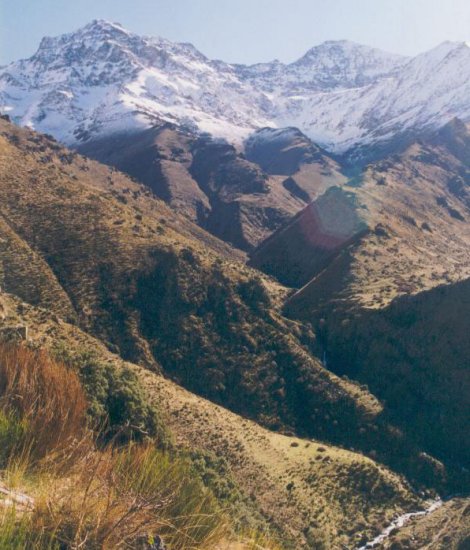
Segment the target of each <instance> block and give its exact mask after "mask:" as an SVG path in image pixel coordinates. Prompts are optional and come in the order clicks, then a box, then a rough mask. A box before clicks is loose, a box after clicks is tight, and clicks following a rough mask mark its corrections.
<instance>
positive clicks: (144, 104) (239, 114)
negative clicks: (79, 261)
mask: <svg viewBox="0 0 470 550" xmlns="http://www.w3.org/2000/svg"><path fill="white" fill-rule="evenodd" d="M0 110H1V111H2V112H5V113H7V114H9V115H10V116H11V118H12V120H13V121H14V122H16V123H17V124H20V125H27V126H31V127H33V128H35V129H37V130H40V131H43V132H46V133H50V134H53V135H54V136H55V137H56V138H57V139H60V140H62V141H64V142H65V143H68V144H72V145H73V144H77V142H83V141H87V140H92V139H94V138H98V137H102V136H104V135H109V134H113V133H117V132H130V131H136V130H138V129H142V128H148V127H149V126H152V125H155V124H159V123H161V122H170V123H172V124H175V125H178V126H184V127H188V128H191V129H193V130H194V131H197V132H207V133H209V134H211V135H213V136H215V137H218V138H224V139H227V140H228V141H230V142H233V143H235V142H237V143H241V142H243V141H244V140H245V138H247V137H248V136H249V135H250V134H252V133H253V132H255V131H256V130H259V129H260V128H266V127H268V128H269V127H270V128H284V127H295V128H298V129H299V130H300V131H301V132H303V133H304V134H305V135H307V136H308V138H310V139H312V140H313V141H315V142H317V143H318V144H319V145H321V146H322V147H323V148H325V149H328V150H329V151H333V152H335V153H344V152H346V151H348V150H350V149H353V148H361V147H364V146H366V147H367V146H370V145H376V144H378V143H386V142H387V141H389V140H392V139H394V138H396V137H399V136H400V135H402V134H406V135H416V134H419V133H423V132H427V131H429V130H434V129H437V128H439V127H441V126H443V125H444V124H446V123H447V122H449V120H451V119H452V118H454V117H459V118H461V119H462V120H463V121H465V122H467V121H469V120H470V47H469V46H468V43H465V42H445V43H443V44H441V45H439V46H437V47H436V48H434V49H432V50H430V51H428V52H425V53H423V54H420V55H418V56H416V57H414V58H407V57H404V56H400V55H395V54H390V53H387V52H383V51H381V50H378V49H375V48H370V47H368V46H363V45H361V44H356V43H354V42H350V41H347V40H340V41H327V42H324V43H323V44H320V45H319V46H315V47H313V48H311V49H310V50H309V51H307V52H306V54H305V55H304V56H302V57H301V58H300V59H298V60H297V61H295V62H293V63H289V64H285V63H281V62H280V61H272V62H270V63H260V64H256V65H252V66H245V65H234V64H229V63H224V62H223V61H214V60H211V59H208V58H207V57H205V56H204V55H203V54H202V53H201V52H199V51H198V50H197V49H196V48H195V47H194V46H193V45H191V44H186V43H174V42H171V41H168V40H165V39H163V38H153V37H146V36H139V35H137V34H134V33H132V32H129V31H127V30H126V29H125V28H124V27H123V26H122V25H120V24H118V23H110V22H108V21H104V20H94V21H92V22H91V23H90V24H88V25H86V26H85V27H83V28H81V29H79V30H77V31H76V32H73V33H68V34H64V35H62V36H59V37H55V38H44V39H43V40H42V41H41V44H40V46H39V49H38V50H37V52H36V53H35V54H34V55H33V56H32V57H31V58H29V59H25V60H21V61H18V62H15V63H11V64H10V65H8V66H7V67H2V68H0Z"/></svg>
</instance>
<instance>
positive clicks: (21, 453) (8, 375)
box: [0, 344, 87, 461]
mask: <svg viewBox="0 0 470 550" xmlns="http://www.w3.org/2000/svg"><path fill="white" fill-rule="evenodd" d="M86 411H87V403H86V399H85V395H84V392H83V390H82V387H81V385H80V381H79V379H78V376H77V374H76V373H75V372H73V371H72V370H71V369H68V368H66V367H65V366H63V365H61V364H60V363H57V362H55V361H53V360H52V359H51V358H50V357H49V356H48V355H47V354H46V353H45V352H41V351H39V352H37V351H32V350H30V349H28V348H26V347H24V346H13V345H8V344H0V415H1V418H3V420H4V423H6V424H9V425H10V431H11V433H10V436H11V437H9V446H10V448H9V451H8V452H6V451H7V449H6V447H5V446H4V448H3V453H2V454H3V459H4V460H5V459H6V460H7V461H11V460H13V459H15V458H16V459H19V458H26V455H28V459H29V460H30V461H38V460H42V459H44V458H45V457H46V456H50V455H51V454H56V453H63V452H66V450H67V449H69V448H70V447H72V446H74V447H76V446H77V442H78V441H81V440H82V439H83V438H84V437H85V435H86Z"/></svg>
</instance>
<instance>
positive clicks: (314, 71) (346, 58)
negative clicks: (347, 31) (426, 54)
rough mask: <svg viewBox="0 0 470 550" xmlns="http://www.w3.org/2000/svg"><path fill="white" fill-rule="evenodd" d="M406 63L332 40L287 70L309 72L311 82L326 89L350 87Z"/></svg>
mask: <svg viewBox="0 0 470 550" xmlns="http://www.w3.org/2000/svg"><path fill="white" fill-rule="evenodd" d="M407 59H408V58H407V57H405V56H401V55H396V54H391V53H387V52H384V51H382V50H378V49H376V48H370V47H368V46H364V45H362V44H357V43H355V42H351V41H349V40H337V41H335V40H331V41H327V42H324V43H323V44H320V45H319V46H315V47H313V48H311V49H310V50H309V51H308V52H307V53H306V54H305V55H304V56H303V57H301V58H300V59H299V60H298V61H296V62H294V63H292V64H291V65H290V66H289V67H290V70H291V71H296V70H297V71H298V72H300V70H302V69H308V71H309V73H310V75H312V77H313V78H312V80H316V81H317V82H318V83H321V84H323V86H325V87H329V88H330V87H331V88H333V87H352V86H363V85H365V84H368V83H369V82H371V81H373V80H374V79H377V78H379V77H381V76H384V75H387V74H389V73H391V72H393V71H394V70H395V69H396V68H398V67H400V66H402V65H403V64H404V63H405V62H406V61H407Z"/></svg>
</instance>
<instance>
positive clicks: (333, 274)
mask: <svg viewBox="0 0 470 550" xmlns="http://www.w3.org/2000/svg"><path fill="white" fill-rule="evenodd" d="M469 144H470V134H469V132H468V129H467V127H466V126H465V125H464V124H463V123H462V122H461V121H458V120H454V121H452V122H451V123H449V124H448V125H446V126H445V127H444V128H443V129H442V130H440V131H439V132H438V133H436V134H435V135H434V136H432V138H431V139H430V140H429V141H427V142H422V143H419V144H415V145H413V146H411V147H410V148H409V149H408V150H407V151H406V152H405V153H404V154H403V155H400V156H396V157H391V158H389V159H387V160H385V161H382V162H380V163H376V164H374V165H371V166H369V167H368V168H367V169H366V170H365V172H364V173H363V174H362V176H360V177H357V178H355V179H353V180H351V181H350V182H349V183H348V184H346V185H345V186H343V187H342V188H331V189H329V190H328V191H327V192H326V193H325V194H324V195H323V196H322V197H320V198H319V199H317V200H316V201H314V202H313V203H312V204H311V205H309V206H308V207H307V208H306V209H305V210H304V211H302V212H301V213H299V214H298V215H297V216H296V217H295V218H293V220H291V222H289V223H288V224H287V225H286V226H285V227H283V228H281V229H280V230H278V231H277V232H276V233H275V234H274V235H272V236H271V237H270V238H269V239H267V240H266V241H265V242H264V243H263V244H262V245H261V246H260V247H259V248H258V249H257V250H255V251H254V253H253V254H252V258H251V263H252V265H254V266H256V267H259V268H261V269H263V270H265V271H266V272H268V273H270V274H271V275H275V276H277V277H278V278H279V279H280V280H281V281H283V282H285V283H287V284H290V285H292V286H295V287H300V288H299V289H298V290H296V291H294V292H293V293H292V294H291V296H290V297H289V298H288V300H287V302H286V306H285V309H284V311H285V313H286V314H287V315H288V316H291V317H293V318H296V319H302V320H304V321H310V322H312V323H313V325H314V329H316V332H317V341H316V344H315V348H314V349H315V351H316V353H317V355H318V356H322V357H323V358H324V362H325V363H326V364H327V365H328V368H329V369H331V370H333V371H334V372H336V373H338V374H340V375H346V376H349V377H351V378H353V379H355V380H360V381H361V382H363V383H365V384H367V385H368V387H369V388H370V390H371V391H372V392H373V393H374V395H378V396H379V397H380V399H381V400H382V401H383V402H384V403H385V409H384V414H385V417H386V418H388V419H389V421H390V422H392V423H393V424H394V425H398V426H400V429H403V430H406V432H407V433H413V434H414V435H413V439H414V440H417V441H419V442H420V445H421V446H422V448H424V449H425V450H426V451H427V452H429V453H430V454H432V455H433V456H435V457H437V458H439V459H442V460H443V461H444V462H446V463H448V464H449V463H454V464H456V465H457V469H459V468H468V463H469V460H470V455H469V448H468V443H467V440H466V437H465V433H466V431H467V430H468V417H469V412H470V409H469V402H468V391H469V383H470V380H469V373H468V357H469V355H470V350H469V349H468V338H467V336H466V335H467V334H468V331H469V330H470V327H469V326H468V307H469V297H470V286H469V284H468V278H469V277H470V257H469V244H470V233H469V224H468V220H467V218H468V216H469V214H470V212H469V187H468V181H469V178H468V173H469V172H468V170H469V165H468V159H469V156H468V150H469V146H470V145H469ZM423 291H424V292H423ZM464 472H465V470H462V471H461V474H458V476H457V478H456V479H455V483H456V487H457V490H461V488H462V487H465V486H466V483H467V480H466V476H465V474H464Z"/></svg>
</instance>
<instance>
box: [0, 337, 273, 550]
mask: <svg viewBox="0 0 470 550" xmlns="http://www.w3.org/2000/svg"><path fill="white" fill-rule="evenodd" d="M86 411H87V402H86V400H85V397H84V394H83V390H82V387H81V385H80V382H79V380H78V378H77V376H76V374H75V372H74V371H73V370H71V369H69V368H67V367H66V366H64V365H63V364H61V363H58V362H56V361H54V360H52V359H51V358H50V356H49V355H47V354H46V353H45V352H43V351H41V352H35V351H31V350H30V349H27V348H26V347H16V346H13V345H3V344H2V345H0V446H1V449H2V451H3V453H2V458H3V461H4V464H3V466H4V470H3V472H2V475H1V477H0V480H1V484H2V485H4V486H5V487H7V488H8V489H9V490H12V489H15V490H17V491H18V490H19V491H21V492H22V493H27V495H28V497H31V498H32V499H33V504H32V505H31V506H29V505H28V506H20V507H16V506H11V505H9V504H8V503H7V502H6V501H5V500H4V501H2V500H0V550H3V549H7V548H8V549H10V548H11V549H15V550H27V549H30V548H35V549H38V550H45V549H47V550H49V549H51V550H52V549H55V548H61V549H79V548H83V549H103V550H107V549H119V548H136V547H137V546H138V545H139V544H140V543H141V542H142V543H143V542H148V541H151V540H152V539H153V538H156V537H157V536H159V537H162V539H163V540H164V541H165V544H166V545H167V546H168V547H169V548H171V549H172V550H191V549H197V548H204V549H210V548H216V547H217V546H219V547H220V544H221V543H222V541H225V540H230V539H231V538H232V537H233V535H232V533H231V529H230V522H229V519H228V517H227V515H226V513H225V512H224V511H223V510H222V509H221V508H220V506H219V504H218V502H217V501H216V499H215V497H214V496H213V494H212V493H211V492H210V491H209V490H207V489H206V488H205V487H204V486H203V484H202V482H201V481H200V480H199V478H198V477H197V476H195V473H194V470H193V469H192V466H191V463H190V462H189V461H188V460H186V459H183V458H180V457H178V456H174V455H171V454H169V453H168V452H165V451H162V450H160V449H158V448H157V447H156V445H155V442H154V441H152V440H151V439H148V440H147V441H146V442H144V443H134V442H131V443H128V444H126V445H124V446H117V445H116V443H115V441H118V440H119V437H116V438H115V440H114V441H113V442H111V443H110V444H109V445H108V446H106V447H105V448H99V447H98V446H97V445H96V444H95V439H94V437H93V435H92V433H91V431H90V430H89V429H88V428H87V425H86ZM12 494H20V493H15V491H13V493H12ZM265 540H268V539H267V538H263V536H262V535H261V534H257V533H254V534H250V537H249V542H247V543H246V544H247V545H248V546H246V548H275V547H274V546H266V545H264V546H261V545H260V544H258V542H257V541H259V542H261V541H265ZM263 544H264V542H263Z"/></svg>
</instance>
